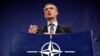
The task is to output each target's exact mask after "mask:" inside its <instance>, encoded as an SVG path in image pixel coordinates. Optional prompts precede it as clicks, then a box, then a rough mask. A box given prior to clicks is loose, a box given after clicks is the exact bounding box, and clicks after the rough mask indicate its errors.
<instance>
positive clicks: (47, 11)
mask: <svg viewBox="0 0 100 56" xmlns="http://www.w3.org/2000/svg"><path fill="white" fill-rule="evenodd" d="M57 15H58V11H57V8H56V6H55V5H46V6H45V7H44V17H45V18H46V19H49V18H55V17H57Z"/></svg>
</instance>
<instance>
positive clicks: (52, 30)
mask: <svg viewBox="0 0 100 56" xmlns="http://www.w3.org/2000/svg"><path fill="white" fill-rule="evenodd" d="M50 33H54V24H52V23H51V24H50Z"/></svg>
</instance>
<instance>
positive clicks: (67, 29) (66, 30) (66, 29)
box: [58, 24, 72, 33]
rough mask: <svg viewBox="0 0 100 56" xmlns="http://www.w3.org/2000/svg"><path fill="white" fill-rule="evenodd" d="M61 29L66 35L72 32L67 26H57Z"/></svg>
mask: <svg viewBox="0 0 100 56" xmlns="http://www.w3.org/2000/svg"><path fill="white" fill-rule="evenodd" d="M58 26H59V27H60V28H61V29H63V30H64V31H65V32H66V33H67V32H69V33H70V32H72V30H71V27H70V26H69V25H64V24H59V25H58Z"/></svg>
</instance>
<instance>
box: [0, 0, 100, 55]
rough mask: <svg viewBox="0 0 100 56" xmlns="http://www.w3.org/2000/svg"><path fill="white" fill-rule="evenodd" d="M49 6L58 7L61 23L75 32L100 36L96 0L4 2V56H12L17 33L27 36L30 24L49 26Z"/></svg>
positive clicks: (0, 32)
mask: <svg viewBox="0 0 100 56" xmlns="http://www.w3.org/2000/svg"><path fill="white" fill-rule="evenodd" d="M47 2H52V3H54V4H55V5H57V7H58V10H59V16H58V22H59V23H61V24H65V25H69V26H70V27H71V28H72V32H82V31H87V30H93V34H94V36H99V35H100V19H99V18H100V3H99V2H98V1H96V0H90V1H89V0H4V1H1V3H0V5H1V6H0V12H1V15H0V26H1V27H0V48H1V49H0V50H1V52H0V53H1V55H0V56H8V54H9V46H10V39H11V38H12V35H13V33H14V32H27V30H28V28H29V25H30V24H36V25H38V26H39V27H42V26H43V25H45V24H46V20H45V19H44V15H43V7H44V5H45V4H46V3H47ZM94 43H95V44H94V48H95V49H94V54H95V55H96V56H97V55H100V54H99V53H100V48H99V47H100V42H98V43H97V42H95V41H94Z"/></svg>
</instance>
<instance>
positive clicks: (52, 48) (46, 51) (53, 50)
mask: <svg viewBox="0 0 100 56" xmlns="http://www.w3.org/2000/svg"><path fill="white" fill-rule="evenodd" d="M50 39H51V40H52V35H50ZM51 40H50V41H49V42H47V43H45V44H44V45H43V46H42V48H41V51H27V53H41V56H43V55H47V56H55V55H58V56H60V55H61V53H62V52H64V53H75V51H61V49H60V46H59V45H58V44H57V43H55V42H52V41H51ZM46 46H47V48H45V47H46Z"/></svg>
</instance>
